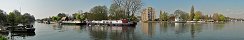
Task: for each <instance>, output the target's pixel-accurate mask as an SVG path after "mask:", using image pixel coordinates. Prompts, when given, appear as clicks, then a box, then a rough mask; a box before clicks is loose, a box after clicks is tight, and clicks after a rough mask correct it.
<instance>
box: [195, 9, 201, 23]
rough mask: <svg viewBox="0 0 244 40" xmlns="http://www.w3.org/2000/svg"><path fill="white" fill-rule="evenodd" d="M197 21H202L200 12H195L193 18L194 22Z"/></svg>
mask: <svg viewBox="0 0 244 40" xmlns="http://www.w3.org/2000/svg"><path fill="white" fill-rule="evenodd" d="M199 19H202V12H200V11H196V13H195V16H194V20H195V21H199Z"/></svg>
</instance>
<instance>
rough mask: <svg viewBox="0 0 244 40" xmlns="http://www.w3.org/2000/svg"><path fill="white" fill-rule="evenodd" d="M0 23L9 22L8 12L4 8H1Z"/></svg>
mask: <svg viewBox="0 0 244 40" xmlns="http://www.w3.org/2000/svg"><path fill="white" fill-rule="evenodd" d="M0 17H1V18H0V25H4V24H6V23H7V22H6V21H7V20H6V19H7V14H6V13H5V12H4V11H3V10H1V9H0Z"/></svg>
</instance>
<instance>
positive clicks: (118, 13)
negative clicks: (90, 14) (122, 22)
mask: <svg viewBox="0 0 244 40" xmlns="http://www.w3.org/2000/svg"><path fill="white" fill-rule="evenodd" d="M109 17H110V18H111V19H115V20H117V19H121V18H126V15H125V14H124V10H123V9H122V8H121V6H119V5H117V4H115V3H113V4H111V6H110V9H109Z"/></svg>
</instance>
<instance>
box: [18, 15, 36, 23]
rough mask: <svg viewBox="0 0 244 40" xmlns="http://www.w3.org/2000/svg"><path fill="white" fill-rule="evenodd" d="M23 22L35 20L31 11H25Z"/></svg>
mask: <svg viewBox="0 0 244 40" xmlns="http://www.w3.org/2000/svg"><path fill="white" fill-rule="evenodd" d="M21 20H22V21H21V22H22V23H23V24H31V23H32V22H34V21H35V17H34V16H32V15H30V14H29V13H25V14H23V15H22V19H21Z"/></svg>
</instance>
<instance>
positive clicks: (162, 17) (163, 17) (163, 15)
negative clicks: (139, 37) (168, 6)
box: [159, 11, 169, 21]
mask: <svg viewBox="0 0 244 40" xmlns="http://www.w3.org/2000/svg"><path fill="white" fill-rule="evenodd" d="M159 18H160V20H161V21H168V19H169V16H168V13H166V12H162V11H160V17H159Z"/></svg>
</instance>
